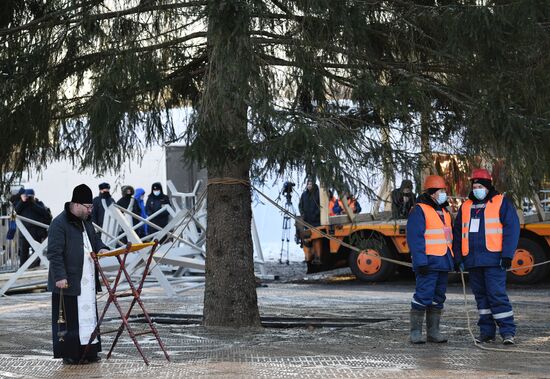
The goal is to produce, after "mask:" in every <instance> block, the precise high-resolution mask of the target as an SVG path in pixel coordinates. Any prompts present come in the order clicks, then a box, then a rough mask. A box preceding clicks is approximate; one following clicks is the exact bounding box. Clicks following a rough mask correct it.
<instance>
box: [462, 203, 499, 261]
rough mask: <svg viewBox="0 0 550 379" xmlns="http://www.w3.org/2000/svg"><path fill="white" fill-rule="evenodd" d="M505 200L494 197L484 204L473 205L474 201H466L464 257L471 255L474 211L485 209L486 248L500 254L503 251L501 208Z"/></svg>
mask: <svg viewBox="0 0 550 379" xmlns="http://www.w3.org/2000/svg"><path fill="white" fill-rule="evenodd" d="M503 200H504V196H503V195H496V196H493V198H492V199H491V200H489V201H488V202H487V203H485V204H483V205H484V207H481V206H480V205H481V204H477V206H476V205H473V201H472V200H466V201H465V202H464V204H462V255H463V256H466V255H468V253H469V248H470V246H469V238H468V237H469V233H470V219H471V217H472V209H480V208H485V211H484V219H485V247H486V248H487V250H489V251H492V252H495V253H498V252H500V251H502V223H501V222H500V207H501V206H502V201H503Z"/></svg>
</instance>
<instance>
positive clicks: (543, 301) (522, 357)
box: [0, 275, 550, 378]
mask: <svg viewBox="0 0 550 379" xmlns="http://www.w3.org/2000/svg"><path fill="white" fill-rule="evenodd" d="M302 277H303V276H302ZM283 279H289V278H283ZM349 279H350V278H349V277H347V276H345V275H344V276H338V277H333V278H330V277H327V276H313V277H311V276H310V277H308V280H300V281H298V282H296V281H295V282H283V283H281V282H273V283H267V285H268V286H267V287H262V288H258V297H259V304H260V311H261V313H262V315H263V316H273V317H294V318H298V319H303V318H306V317H316V318H323V319H326V320H328V321H330V322H331V323H332V326H331V327H316V326H312V325H309V326H307V325H305V326H300V327H296V328H264V329H262V330H254V331H238V332H235V331H231V330H216V331H213V330H206V329H204V328H203V327H201V326H200V325H182V324H178V323H173V324H158V325H157V326H158V328H159V330H160V333H161V337H162V339H163V340H164V342H165V344H166V345H167V346H168V349H169V353H170V356H171V358H172V362H171V363H168V362H166V361H165V360H164V359H163V356H162V354H160V353H159V352H158V349H157V348H156V344H155V341H154V340H152V339H151V337H143V338H140V342H141V343H142V345H143V347H144V350H145V353H146V355H147V356H148V357H149V358H151V361H152V363H151V365H150V366H145V365H144V364H143V361H142V360H141V358H140V356H139V355H138V353H137V351H135V350H134V347H133V345H132V343H131V341H130V339H129V338H128V337H127V335H124V337H123V338H122V340H121V341H120V342H119V345H118V346H117V347H116V349H115V354H114V355H113V357H112V358H111V359H109V360H108V361H106V360H103V362H102V363H99V364H91V365H85V366H79V367H75V366H64V365H63V364H62V363H61V362H60V361H59V360H54V359H52V358H51V353H50V345H51V341H50V338H51V337H50V329H49V328H50V326H49V315H50V304H49V294H45V293H34V294H24V295H16V296H15V295H14V296H10V297H8V298H2V299H0V377H1V378H31V377H35V378H49V377H55V378H65V377H67V378H69V377H70V378H72V377H82V378H84V377H87V378H101V377H116V378H136V377H153V376H154V377H156V378H170V377H205V378H210V377H213V378H214V377H215V378H217V377H250V378H257V377H278V378H317V377H327V378H365V377H387V378H435V377H438V378H439V377H451V378H454V377H462V378H464V377H477V378H479V377H481V378H499V377H506V376H510V375H515V376H518V377H521V378H527V377H529V378H550V363H548V362H550V316H549V314H550V312H549V310H550V297H549V295H550V284H548V283H545V284H542V285H539V286H537V287H536V288H525V287H513V288H511V289H510V291H509V293H510V295H511V298H512V300H513V304H514V307H515V308H514V312H515V314H516V318H517V321H518V325H519V328H518V336H517V340H518V342H519V343H518V345H516V346H515V347H513V348H506V347H504V346H503V345H501V344H493V345H491V347H494V348H500V349H504V350H505V351H504V352H496V351H483V350H480V349H478V348H475V347H474V346H473V345H472V343H471V340H470V337H469V333H468V331H467V319H466V313H465V307H464V300H463V296H462V286H461V285H460V284H459V283H456V284H453V285H452V286H451V288H450V289H449V293H448V301H447V310H446V315H445V316H444V322H443V323H444V331H445V333H446V334H447V335H448V337H449V338H450V342H449V343H448V344H443V345H435V344H427V345H423V346H412V345H410V344H409V343H408V342H407V338H408V304H409V301H410V296H411V293H412V290H413V282H412V281H399V282H392V283H387V284H375V285H365V284H361V283H358V282H356V281H354V280H349ZM468 299H469V302H470V304H469V306H468V309H470V310H471V311H472V312H471V314H472V316H473V317H475V310H474V306H473V304H472V301H473V298H472V297H471V295H470V296H469V297H468ZM144 300H145V302H146V305H147V306H148V309H149V311H150V312H152V313H156V314H165V315H166V314H167V315H182V314H186V315H198V314H200V313H201V308H202V290H201V289H194V290H191V291H189V292H186V293H184V294H182V295H181V296H179V297H177V298H172V299H167V298H165V297H163V295H162V292H161V291H160V290H158V289H154V288H151V289H146V291H145V297H144ZM103 302H104V299H100V306H101V304H103ZM111 316H114V313H112V314H111ZM380 319H385V321H379V320H380ZM176 321H178V320H176ZM348 321H349V322H348ZM373 321H378V322H373ZM350 322H354V323H357V322H359V323H362V325H360V326H354V327H351V326H349V324H350ZM134 325H135V326H136V328H141V327H143V324H140V323H135V324H134ZM116 326H118V324H117V323H116V322H115V321H114V320H113V321H110V322H108V323H106V324H104V327H105V328H108V329H112V328H114V327H116ZM111 341H112V337H108V336H106V337H105V338H104V348H108V347H109V346H110V342H111ZM513 349H523V350H530V351H532V352H531V353H524V352H514V351H513ZM544 353H546V354H544Z"/></svg>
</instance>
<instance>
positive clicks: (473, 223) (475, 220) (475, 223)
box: [470, 218, 479, 233]
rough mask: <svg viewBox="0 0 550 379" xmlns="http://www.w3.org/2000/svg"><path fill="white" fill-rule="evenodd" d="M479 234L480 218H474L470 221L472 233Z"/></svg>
mask: <svg viewBox="0 0 550 379" xmlns="http://www.w3.org/2000/svg"><path fill="white" fill-rule="evenodd" d="M477 232H479V218H473V219H471V220H470V233H477Z"/></svg>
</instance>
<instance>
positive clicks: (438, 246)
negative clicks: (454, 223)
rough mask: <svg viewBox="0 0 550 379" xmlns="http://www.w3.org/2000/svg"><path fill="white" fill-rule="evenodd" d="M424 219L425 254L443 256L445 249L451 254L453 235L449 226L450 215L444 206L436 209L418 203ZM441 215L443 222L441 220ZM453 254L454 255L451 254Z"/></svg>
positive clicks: (445, 252)
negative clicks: (438, 209)
mask: <svg viewBox="0 0 550 379" xmlns="http://www.w3.org/2000/svg"><path fill="white" fill-rule="evenodd" d="M418 205H419V206H420V208H422V211H423V212H424V218H425V219H426V230H425V231H424V240H425V243H426V255H436V256H440V257H441V256H444V255H445V254H447V249H449V250H450V251H451V255H453V246H452V245H453V235H452V227H451V215H450V213H449V212H447V211H446V210H445V209H444V208H443V209H442V210H440V211H436V210H435V209H434V208H433V207H431V206H429V205H427V204H423V203H419V204H418ZM440 214H441V215H442V216H443V220H444V222H443V221H442V220H441V217H440ZM453 256H454V255H453Z"/></svg>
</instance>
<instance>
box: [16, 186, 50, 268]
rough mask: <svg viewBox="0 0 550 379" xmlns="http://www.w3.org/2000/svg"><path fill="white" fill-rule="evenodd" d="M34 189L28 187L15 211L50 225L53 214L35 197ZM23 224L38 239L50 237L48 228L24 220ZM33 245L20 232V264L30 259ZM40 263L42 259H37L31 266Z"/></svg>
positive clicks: (38, 240) (36, 265) (39, 240)
mask: <svg viewBox="0 0 550 379" xmlns="http://www.w3.org/2000/svg"><path fill="white" fill-rule="evenodd" d="M34 195H35V193H34V190H33V189H31V188H28V189H26V190H25V191H24V192H23V194H22V195H20V201H19V202H17V205H16V206H15V213H17V214H18V215H19V216H23V217H26V218H28V219H31V220H34V221H38V222H41V223H42V224H46V225H50V222H51V221H52V215H51V213H50V211H49V209H48V208H46V206H45V205H44V203H42V202H41V201H40V200H38V199H36V198H35V196H34ZM23 225H25V228H26V229H27V230H28V232H29V233H30V235H31V237H32V238H33V239H34V240H35V241H37V242H42V241H44V240H45V239H46V238H47V237H48V230H47V229H46V228H43V227H41V226H38V225H34V224H31V223H29V222H26V221H23ZM30 248H31V245H30V244H29V241H27V238H26V237H25V236H24V235H23V233H21V232H19V265H23V263H25V262H26V261H27V259H29V255H30V254H29V253H30ZM39 265H40V259H37V260H35V261H34V262H33V263H32V264H31V265H30V266H29V268H34V267H38V266H39Z"/></svg>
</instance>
